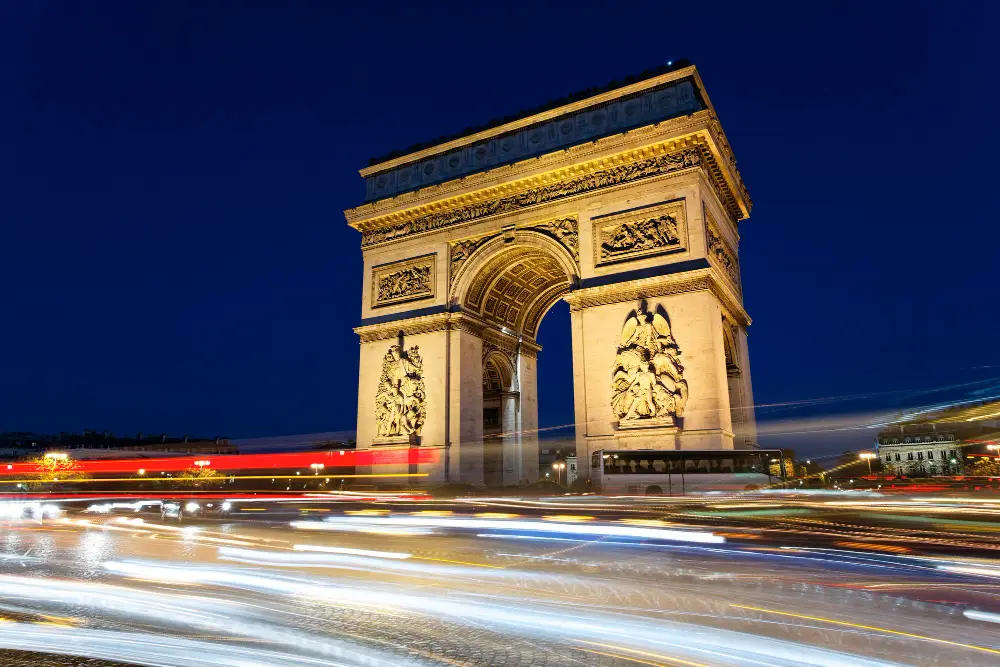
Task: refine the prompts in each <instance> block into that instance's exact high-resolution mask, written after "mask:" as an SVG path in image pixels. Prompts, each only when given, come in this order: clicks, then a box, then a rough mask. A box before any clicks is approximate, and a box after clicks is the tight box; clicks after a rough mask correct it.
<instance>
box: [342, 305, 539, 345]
mask: <svg viewBox="0 0 1000 667" xmlns="http://www.w3.org/2000/svg"><path fill="white" fill-rule="evenodd" d="M435 331H467V332H469V333H471V334H472V335H474V336H476V337H478V338H482V339H483V340H484V341H488V342H491V343H493V344H495V345H497V346H498V347H509V346H516V345H517V342H518V341H517V336H515V335H512V334H507V333H504V332H502V331H500V330H498V329H497V327H496V325H494V324H491V323H489V322H486V321H485V320H483V319H481V318H479V317H477V316H475V315H471V314H469V313H461V312H458V313H438V314H436V315H423V316H420V317H411V318H407V319H401V320H393V321H392V322H383V323H380V324H368V325H364V326H360V327H355V328H354V333H356V334H358V338H359V339H360V340H359V342H361V343H373V342H377V341H380V340H390V339H393V338H397V337H398V336H399V335H400V334H402V335H403V336H416V335H418V334H425V333H432V332H435ZM541 349H542V347H541V345H539V344H538V343H536V342H535V340H534V339H533V338H530V337H528V336H522V337H521V351H522V353H525V354H528V355H529V356H535V355H536V354H537V353H538V352H539V351H540V350H541Z"/></svg>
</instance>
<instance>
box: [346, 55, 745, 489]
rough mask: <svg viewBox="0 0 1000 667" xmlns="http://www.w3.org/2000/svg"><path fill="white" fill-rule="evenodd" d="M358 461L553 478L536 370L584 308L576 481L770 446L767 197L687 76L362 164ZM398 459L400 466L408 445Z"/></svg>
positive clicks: (353, 216) (483, 477)
mask: <svg viewBox="0 0 1000 667" xmlns="http://www.w3.org/2000/svg"><path fill="white" fill-rule="evenodd" d="M361 175H362V176H363V177H364V179H365V188H366V197H365V203H363V204H362V205H360V206H358V207H356V208H352V209H350V210H348V211H346V212H345V214H346V216H347V221H348V223H349V224H350V225H351V226H352V227H354V228H355V229H357V230H358V231H359V232H361V247H362V250H363V253H364V285H363V289H362V303H361V311H362V323H361V326H359V327H357V328H356V329H355V331H356V332H357V333H358V335H359V336H360V339H361V370H360V377H359V381H358V398H359V400H358V431H357V433H358V435H357V446H358V448H359V449H367V448H383V449H386V450H392V449H399V450H403V449H408V448H412V447H414V446H418V449H416V450H412V451H418V452H420V454H421V456H419V457H416V456H412V455H410V456H409V457H408V458H407V457H402V456H400V458H399V461H400V471H408V472H410V473H415V472H419V473H422V474H426V476H422V477H421V478H420V479H421V481H424V482H429V483H435V482H436V483H440V482H444V481H455V482H467V483H472V484H486V485H495V486H499V485H511V484H518V483H521V482H525V481H534V480H536V479H538V475H539V461H538V458H539V457H538V454H539V452H538V395H539V390H540V389H539V387H538V382H537V375H536V368H537V366H536V361H537V356H538V355H539V354H542V353H543V352H542V351H541V348H540V347H539V345H538V344H537V343H536V342H535V338H536V336H537V333H538V327H539V324H540V322H541V321H542V318H543V317H544V315H545V313H546V312H547V311H548V310H549V308H551V307H552V306H553V304H555V303H556V302H557V301H558V300H559V299H565V300H566V301H567V302H569V305H570V311H571V322H572V332H571V333H572V346H573V384H572V387H570V386H568V385H558V386H546V387H542V388H541V391H542V392H543V393H545V394H551V393H554V392H568V391H572V392H573V396H574V401H575V413H576V443H577V454H578V456H579V457H580V460H581V464H582V465H581V466H580V470H581V472H582V473H583V474H584V476H585V475H586V473H587V470H588V465H587V464H586V463H583V462H584V461H586V460H587V459H586V458H584V457H587V456H588V455H589V453H590V452H592V451H594V450H596V449H600V448H605V449H607V448H618V449H627V448H632V449H648V448H656V449H671V448H695V449H708V448H720V449H728V448H734V447H735V448H746V447H753V446H755V442H754V441H755V425H754V420H753V409H752V404H753V401H752V393H751V385H750V368H749V365H748V360H747V343H746V329H747V326H748V325H749V324H750V319H749V317H748V316H747V313H746V311H745V310H744V308H743V299H742V287H741V284H740V267H739V254H738V249H739V234H738V232H737V223H738V222H739V221H740V220H742V219H744V218H746V217H747V216H748V214H749V212H750V206H751V202H750V198H749V196H748V195H747V191H746V189H745V187H744V186H743V182H742V180H741V178H740V174H739V172H738V171H737V169H736V160H735V158H734V157H733V153H732V150H731V149H730V147H729V143H728V141H727V140H726V136H725V134H724V133H723V131H722V126H721V125H720V124H719V120H718V118H717V116H716V113H715V110H714V108H713V107H712V104H711V102H710V101H709V98H708V95H707V93H706V92H705V88H704V86H703V85H702V81H701V78H700V76H699V75H698V72H697V71H696V69H695V68H694V67H693V66H690V65H687V64H681V65H677V66H672V67H668V68H663V69H661V70H659V71H657V72H654V73H652V74H650V75H649V76H646V77H644V78H640V79H639V80H635V81H633V82H630V83H624V84H617V85H612V86H609V87H607V88H606V89H602V90H598V91H596V92H595V91H591V92H590V93H588V94H587V95H584V96H576V97H575V98H570V99H569V100H566V101H563V102H557V103H554V104H551V105H549V106H548V107H546V108H543V109H541V110H538V111H534V112H527V113H524V114H521V115H519V116H517V117H515V118H513V119H504V120H503V121H500V122H495V123H491V124H490V125H489V126H487V127H485V128H483V129H479V130H471V131H469V132H467V133H466V134H463V135H461V136H458V137H454V138H447V139H442V140H439V141H438V142H434V143H431V144H427V145H424V146H418V147H414V148H413V149H411V150H409V151H407V152H402V153H399V154H395V155H390V156H388V157H386V158H384V159H379V160H376V161H373V164H372V165H371V166H369V167H367V168H365V169H362V170H361ZM400 454H401V455H402V451H400Z"/></svg>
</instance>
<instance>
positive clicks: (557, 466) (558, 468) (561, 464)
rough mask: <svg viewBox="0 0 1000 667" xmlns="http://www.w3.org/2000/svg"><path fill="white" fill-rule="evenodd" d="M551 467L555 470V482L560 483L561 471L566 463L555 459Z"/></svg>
mask: <svg viewBox="0 0 1000 667" xmlns="http://www.w3.org/2000/svg"><path fill="white" fill-rule="evenodd" d="M552 469H553V470H555V471H556V482H557V483H559V484H562V471H563V470H565V469H566V464H565V463H564V462H562V461H556V462H555V463H553V464H552Z"/></svg>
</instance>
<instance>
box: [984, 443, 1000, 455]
mask: <svg viewBox="0 0 1000 667" xmlns="http://www.w3.org/2000/svg"><path fill="white" fill-rule="evenodd" d="M986 449H989V450H992V451H993V453H994V454H998V455H1000V445H986Z"/></svg>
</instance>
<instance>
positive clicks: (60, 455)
mask: <svg viewBox="0 0 1000 667" xmlns="http://www.w3.org/2000/svg"><path fill="white" fill-rule="evenodd" d="M45 458H47V459H55V460H56V461H65V460H66V459H68V458H69V454H67V453H66V452H45Z"/></svg>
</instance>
